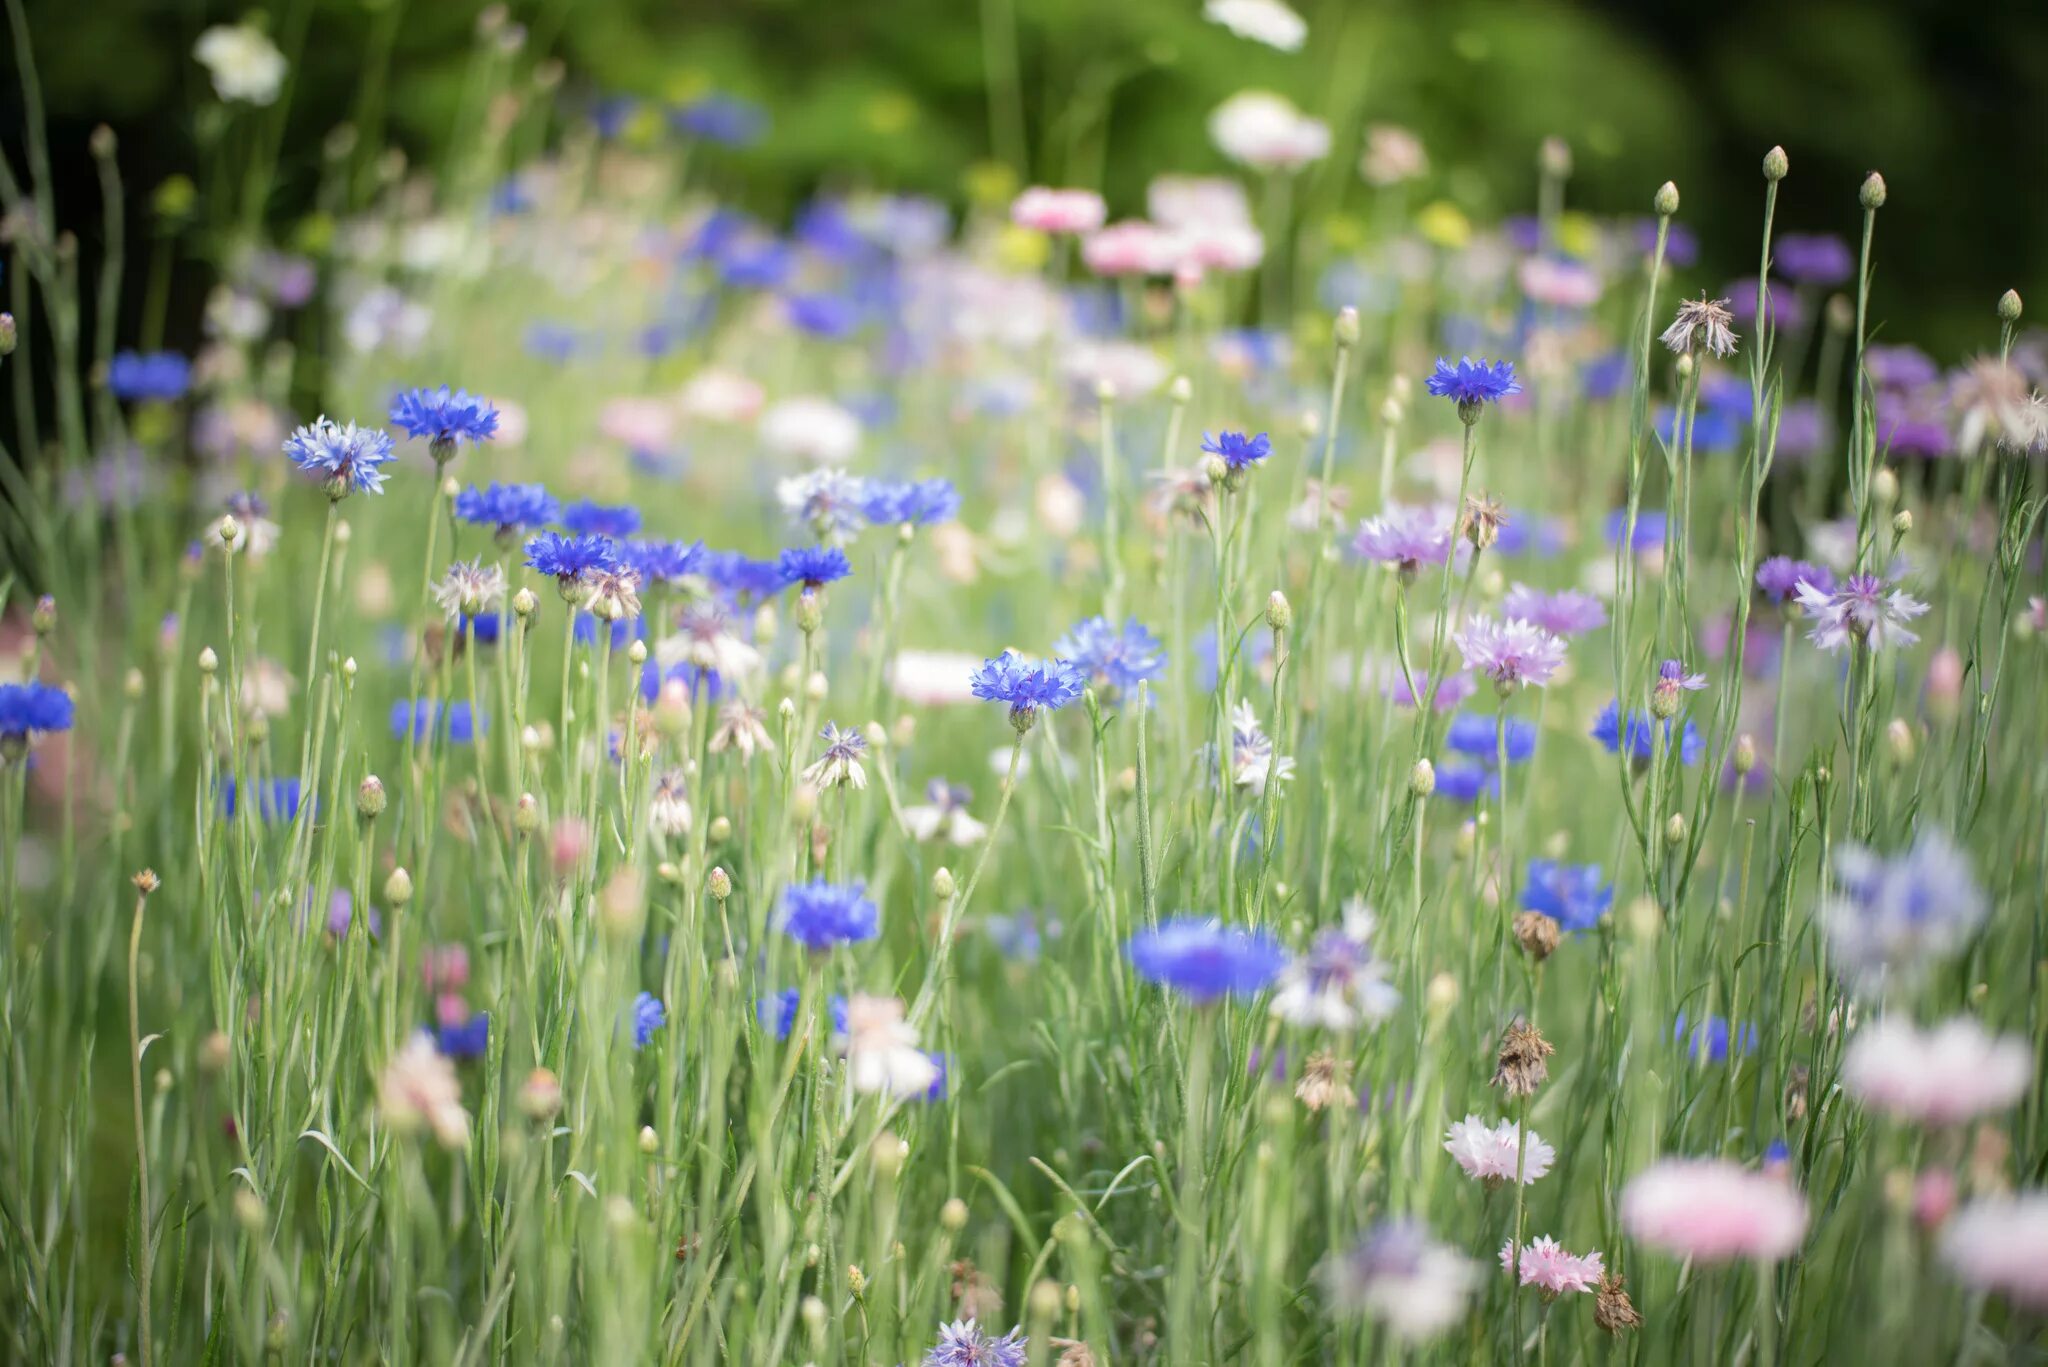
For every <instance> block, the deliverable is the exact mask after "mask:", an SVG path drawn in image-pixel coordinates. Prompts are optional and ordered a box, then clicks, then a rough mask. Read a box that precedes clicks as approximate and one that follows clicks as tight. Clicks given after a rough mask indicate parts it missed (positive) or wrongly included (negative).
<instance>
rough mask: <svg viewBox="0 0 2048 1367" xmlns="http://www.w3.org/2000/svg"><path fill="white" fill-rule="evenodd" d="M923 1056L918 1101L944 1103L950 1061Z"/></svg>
mask: <svg viewBox="0 0 2048 1367" xmlns="http://www.w3.org/2000/svg"><path fill="white" fill-rule="evenodd" d="M924 1056H925V1057H926V1058H928V1059H930V1060H931V1061H932V1069H933V1074H932V1085H931V1086H929V1087H927V1088H925V1089H924V1093H923V1095H922V1096H920V1097H919V1098H918V1099H919V1100H921V1101H944V1100H945V1099H946V1089H947V1082H948V1080H949V1079H950V1078H951V1077H952V1075H953V1063H952V1060H951V1059H949V1058H947V1057H946V1055H944V1054H935V1053H933V1052H932V1051H931V1050H929V1049H927V1050H925V1051H924ZM1011 1332H1012V1333H1013V1334H1014V1333H1016V1332H1017V1331H1016V1330H1012V1331H1011ZM1019 1346H1020V1347H1021V1346H1022V1342H1021V1340H1020V1341H1019Z"/></svg>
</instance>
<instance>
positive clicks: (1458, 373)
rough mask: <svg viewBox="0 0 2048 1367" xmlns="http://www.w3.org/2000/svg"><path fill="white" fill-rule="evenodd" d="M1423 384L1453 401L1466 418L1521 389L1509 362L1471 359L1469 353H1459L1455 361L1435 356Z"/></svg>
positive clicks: (1431, 391) (1461, 414)
mask: <svg viewBox="0 0 2048 1367" xmlns="http://www.w3.org/2000/svg"><path fill="white" fill-rule="evenodd" d="M1424 388H1426V389H1428V390H1429V392H1430V393H1431V394H1434V395H1435V396H1436V397H1438V398H1440V399H1450V400H1453V401H1454V402H1456V404H1457V405H1458V414H1459V416H1460V417H1463V418H1466V419H1467V420H1468V421H1469V420H1471V419H1473V418H1476V417H1477V416H1478V414H1479V410H1480V408H1481V407H1483V406H1484V405H1486V404H1490V403H1498V402H1499V401H1500V400H1502V399H1504V398H1506V397H1507V396H1508V395H1510V394H1519V393H1521V392H1522V386H1521V385H1519V384H1517V383H1516V382H1515V367H1514V363H1513V362H1511V361H1487V360H1478V361H1475V360H1473V359H1472V358H1471V357H1470V356H1461V357H1459V358H1458V363H1457V364H1456V365H1452V364H1451V363H1450V362H1449V361H1447V360H1444V359H1443V358H1442V357H1438V358H1437V363H1436V371H1435V373H1433V374H1432V375H1431V376H1430V377H1429V379H1428V380H1427V381H1426V382H1425V384H1424Z"/></svg>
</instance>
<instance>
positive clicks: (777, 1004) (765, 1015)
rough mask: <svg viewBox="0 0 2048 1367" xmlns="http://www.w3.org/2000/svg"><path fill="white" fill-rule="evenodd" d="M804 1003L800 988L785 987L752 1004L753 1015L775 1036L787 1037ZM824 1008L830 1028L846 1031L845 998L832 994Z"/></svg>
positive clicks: (842, 1032) (841, 1032) (762, 1026)
mask: <svg viewBox="0 0 2048 1367" xmlns="http://www.w3.org/2000/svg"><path fill="white" fill-rule="evenodd" d="M803 1004H804V994H803V991H802V989H800V988H795V987H785V988H783V989H782V990H781V991H780V992H774V993H770V994H769V995H768V996H765V997H763V998H761V1000H760V1001H758V1002H756V1003H755V1005H754V1012H755V1015H756V1016H757V1017H758V1018H759V1019H760V1022H761V1028H762V1029H763V1030H772V1031H774V1032H775V1038H777V1039H788V1038H789V1032H790V1031H791V1030H793V1029H795V1028H796V1013H797V1011H798V1010H799V1009H801V1008H802V1006H803ZM825 1010H826V1011H827V1012H828V1013H829V1014H830V1015H831V1017H832V1029H833V1030H834V1031H835V1032H837V1033H839V1034H842V1035H843V1034H845V1033H846V998H844V997H842V996H839V995H838V994H836V993H835V994H834V995H832V996H830V997H827V998H826V999H825Z"/></svg>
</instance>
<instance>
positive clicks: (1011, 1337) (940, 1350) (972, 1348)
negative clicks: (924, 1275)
mask: <svg viewBox="0 0 2048 1367" xmlns="http://www.w3.org/2000/svg"><path fill="white" fill-rule="evenodd" d="M1026 1343H1027V1340H1026V1339H1025V1337H1024V1331H1023V1330H1022V1329H1012V1330H1011V1331H1010V1332H1009V1333H1007V1334H1005V1335H1003V1336H1002V1337H1001V1338H997V1337H995V1336H994V1335H992V1334H989V1333H987V1332H985V1331H984V1330H983V1329H982V1328H981V1326H980V1325H979V1324H977V1323H975V1322H974V1321H973V1320H971V1319H965V1320H955V1321H953V1322H952V1323H951V1324H946V1325H941V1326H939V1344H938V1347H936V1348H933V1349H932V1350H931V1351H930V1352H928V1353H926V1354H925V1355H924V1367H1024V1354H1025V1346H1026Z"/></svg>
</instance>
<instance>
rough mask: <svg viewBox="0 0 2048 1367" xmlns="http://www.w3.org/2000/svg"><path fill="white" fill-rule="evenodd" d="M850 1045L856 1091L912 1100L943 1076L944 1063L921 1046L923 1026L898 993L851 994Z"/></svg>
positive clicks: (849, 1072) (850, 1066)
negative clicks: (906, 1014) (908, 1016)
mask: <svg viewBox="0 0 2048 1367" xmlns="http://www.w3.org/2000/svg"><path fill="white" fill-rule="evenodd" d="M844 1043H845V1047H846V1068H847V1080H848V1081H850V1082H851V1083H852V1084H853V1089H854V1090H855V1091H856V1092H882V1093H886V1094H887V1095H889V1096H893V1097H897V1098H899V1099H907V1098H910V1097H914V1096H921V1095H923V1094H924V1093H925V1092H926V1091H928V1090H929V1089H930V1088H931V1085H932V1084H933V1083H934V1082H936V1081H938V1079H939V1066H938V1064H936V1063H934V1062H932V1060H931V1058H930V1057H929V1056H928V1055H926V1054H925V1053H924V1052H923V1051H922V1050H920V1049H919V1048H918V1047H917V1030H916V1029H915V1027H913V1026H912V1025H911V1024H910V1023H909V1022H908V1021H906V1020H904V1019H903V1003H902V1002H901V1001H899V1000H897V999H896V998H894V997H870V996H867V995H865V994H864V993H860V992H856V993H854V994H853V995H852V996H851V997H849V998H847V1001H846V1034H845V1037H844Z"/></svg>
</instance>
